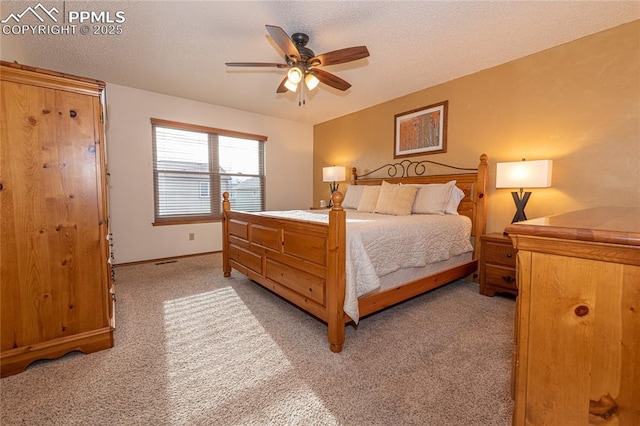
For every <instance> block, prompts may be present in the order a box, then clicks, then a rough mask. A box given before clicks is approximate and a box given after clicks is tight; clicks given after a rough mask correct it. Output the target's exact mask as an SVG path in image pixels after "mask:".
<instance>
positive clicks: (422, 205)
mask: <svg viewBox="0 0 640 426" xmlns="http://www.w3.org/2000/svg"><path fill="white" fill-rule="evenodd" d="M455 186H456V181H455V180H452V181H449V182H447V183H445V184H442V183H432V184H427V185H419V186H418V192H417V193H416V197H415V201H414V202H413V208H412V209H411V212H412V213H416V214H445V211H446V210H447V206H448V204H449V199H450V198H451V193H452V192H453V188H454V187H455ZM456 208H457V206H456Z"/></svg>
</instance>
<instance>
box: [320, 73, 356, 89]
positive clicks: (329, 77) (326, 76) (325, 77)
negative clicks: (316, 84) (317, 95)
mask: <svg viewBox="0 0 640 426" xmlns="http://www.w3.org/2000/svg"><path fill="white" fill-rule="evenodd" d="M312 72H313V74H315V76H316V77H318V80H320V82H321V83H324V84H326V85H328V86H331V87H334V88H336V89H338V90H342V91H345V90H347V89H348V88H349V87H351V84H349V83H347V82H346V81H344V80H343V79H341V78H340V77H338V76H336V75H333V74H331V73H329V72H326V71H323V70H320V69H318V68H314V69H313V71H312Z"/></svg>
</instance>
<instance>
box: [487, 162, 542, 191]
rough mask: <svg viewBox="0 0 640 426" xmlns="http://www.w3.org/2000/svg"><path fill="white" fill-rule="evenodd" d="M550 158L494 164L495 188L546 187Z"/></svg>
mask: <svg viewBox="0 0 640 426" xmlns="http://www.w3.org/2000/svg"><path fill="white" fill-rule="evenodd" d="M551 167H552V160H534V161H524V160H523V161H512V162H508V163H497V164H496V188H548V187H550V186H551Z"/></svg>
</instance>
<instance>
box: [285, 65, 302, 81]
mask: <svg viewBox="0 0 640 426" xmlns="http://www.w3.org/2000/svg"><path fill="white" fill-rule="evenodd" d="M287 77H288V78H289V81H290V82H292V83H294V84H298V83H300V82H301V81H302V70H301V69H300V68H298V67H293V68H291V69H290V70H289V72H288V73H287Z"/></svg>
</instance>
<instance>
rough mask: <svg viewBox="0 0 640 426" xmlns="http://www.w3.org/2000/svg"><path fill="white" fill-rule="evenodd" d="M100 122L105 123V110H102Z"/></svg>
mask: <svg viewBox="0 0 640 426" xmlns="http://www.w3.org/2000/svg"><path fill="white" fill-rule="evenodd" d="M100 123H102V124H104V111H101V112H100Z"/></svg>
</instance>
